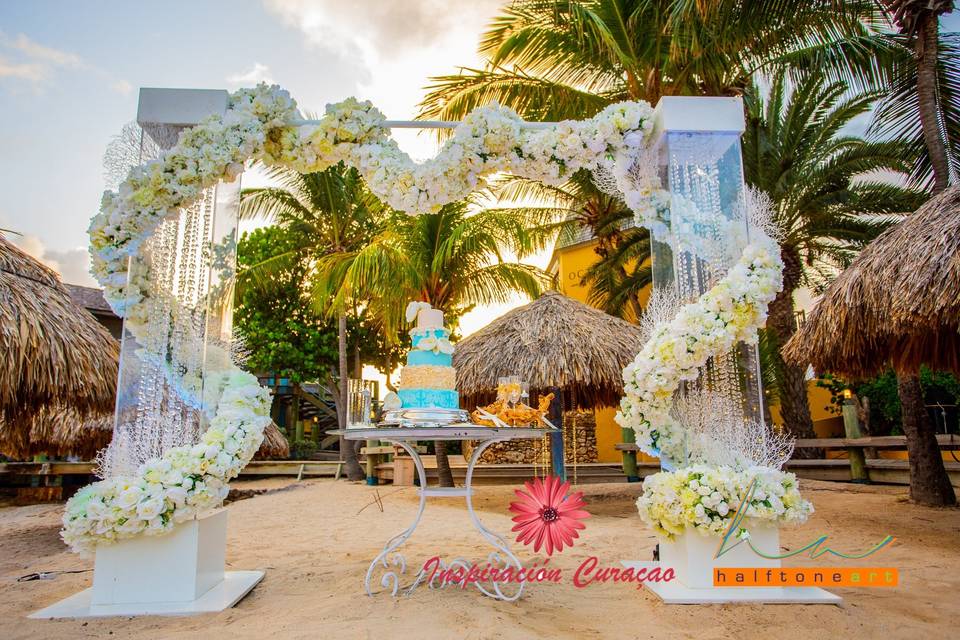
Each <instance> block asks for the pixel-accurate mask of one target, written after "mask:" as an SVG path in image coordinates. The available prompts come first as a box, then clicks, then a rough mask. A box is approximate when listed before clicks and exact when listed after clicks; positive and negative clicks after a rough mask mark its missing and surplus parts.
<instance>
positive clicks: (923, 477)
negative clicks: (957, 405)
mask: <svg viewBox="0 0 960 640" xmlns="http://www.w3.org/2000/svg"><path fill="white" fill-rule="evenodd" d="M897 392H898V393H899V395H900V411H901V416H902V418H903V432H904V434H905V435H906V436H907V455H908V456H909V459H910V499H911V500H913V501H914V502H916V503H917V504H922V505H926V506H931V507H945V506H950V505H954V504H956V503H957V497H956V494H955V493H954V491H953V487H952V486H951V485H950V477H949V476H948V475H947V471H946V469H945V468H944V466H943V458H942V457H941V456H940V446H939V445H938V444H937V437H936V432H935V431H934V428H933V422H932V421H931V420H930V414H929V413H927V408H926V407H925V406H924V405H923V390H922V389H921V387H920V379H919V378H918V377H917V374H916V373H907V372H898V374H897Z"/></svg>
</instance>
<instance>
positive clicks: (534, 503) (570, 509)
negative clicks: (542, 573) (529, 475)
mask: <svg viewBox="0 0 960 640" xmlns="http://www.w3.org/2000/svg"><path fill="white" fill-rule="evenodd" d="M523 486H524V487H526V489H527V491H529V493H525V492H523V491H520V490H519V489H517V490H516V491H515V493H516V494H517V497H518V498H520V500H519V501H518V502H512V503H510V511H513V512H514V513H516V514H517V515H515V516H514V517H513V521H514V522H516V524H515V525H514V526H513V529H511V531H519V532H520V535H518V536H517V542H520V543H522V544H530V543H531V542H532V543H533V550H534V551H540V547H544V546H545V547H546V551H547V555H548V556H549V555H553V552H554V550H556V551H557V552H560V551H562V550H563V546H564V545H566V546H568V547H572V546H573V541H574V539H575V538H579V537H580V534H578V533H577V531H578V530H580V529H583V528H585V526H586V525H584V524H583V523H582V522H580V520H582V519H583V518H588V517H590V514H589V513H587V512H586V511H584V510H583V509H582V507H583V506H584V502H583V492H582V491H578V492H577V493H574V494H571V495H567V490H568V489H570V483H569V482H560V478H557V477H556V476H549V477H547V479H546V481H545V482H544V481H543V480H541V479H540V478H535V479H534V480H532V481H530V482H525V483H524V484H523Z"/></svg>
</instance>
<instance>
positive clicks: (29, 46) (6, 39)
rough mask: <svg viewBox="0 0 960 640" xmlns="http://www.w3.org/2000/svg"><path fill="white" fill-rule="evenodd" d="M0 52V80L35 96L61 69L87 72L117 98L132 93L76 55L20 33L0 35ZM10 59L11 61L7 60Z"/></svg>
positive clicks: (130, 88) (126, 85) (124, 81)
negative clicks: (15, 83)
mask: <svg viewBox="0 0 960 640" xmlns="http://www.w3.org/2000/svg"><path fill="white" fill-rule="evenodd" d="M0 50H3V51H5V54H0V79H3V78H9V79H14V80H20V81H24V82H26V83H28V84H29V85H30V86H31V87H32V88H33V89H34V91H37V92H41V91H43V90H44V89H45V88H46V87H47V86H48V85H49V84H50V83H51V81H52V80H53V77H54V76H55V75H56V74H57V72H59V71H61V70H64V69H77V70H84V71H87V72H90V73H92V74H94V75H95V76H98V77H100V79H101V80H103V81H104V82H106V84H107V86H108V87H109V88H110V89H111V90H112V91H116V92H117V93H119V94H121V95H128V94H129V93H130V92H131V91H132V90H133V87H132V86H131V85H130V83H129V82H127V81H126V80H122V79H118V78H115V77H114V76H113V75H112V74H111V73H110V72H108V71H105V70H103V69H101V68H99V67H96V66H94V65H91V64H89V63H88V62H86V61H85V60H84V59H83V58H81V57H80V56H79V55H77V54H76V53H73V52H71V51H64V50H62V49H55V48H53V47H48V46H46V45H42V44H40V43H39V42H36V41H34V40H31V39H30V38H29V37H28V36H27V35H26V34H24V33H20V34H18V35H17V36H16V37H10V36H8V35H7V34H5V33H4V32H2V31H0ZM10 56H13V57H14V58H15V59H13V60H11V58H10Z"/></svg>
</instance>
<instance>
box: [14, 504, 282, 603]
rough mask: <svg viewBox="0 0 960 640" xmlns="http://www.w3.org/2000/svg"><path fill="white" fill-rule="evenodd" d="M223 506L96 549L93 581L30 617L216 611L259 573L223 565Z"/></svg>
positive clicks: (257, 578) (249, 586)
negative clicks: (163, 530)
mask: <svg viewBox="0 0 960 640" xmlns="http://www.w3.org/2000/svg"><path fill="white" fill-rule="evenodd" d="M226 547H227V512H226V511H225V510H220V511H216V512H214V513H212V514H210V515H208V516H206V517H203V518H199V519H196V520H191V521H189V522H184V523H182V524H180V525H179V526H178V527H177V528H176V529H174V531H173V532H171V533H170V534H168V535H164V536H155V537H154V536H140V537H137V538H132V539H130V540H123V541H121V542H118V543H116V544H112V545H104V546H102V547H100V548H98V549H97V552H96V561H95V563H94V570H93V586H92V587H91V588H90V589H87V590H85V591H82V592H81V593H78V594H76V595H74V596H71V597H69V598H67V599H66V600H62V601H61V602H58V603H57V604H55V605H53V606H50V607H47V608H46V609H43V610H41V611H38V612H36V613H34V614H33V615H31V616H30V617H31V618H64V617H88V616H130V615H146V614H159V615H184V614H191V613H203V612H208V611H221V610H223V609H225V608H227V607H231V606H233V605H234V604H236V603H237V601H238V600H240V598H242V597H243V596H244V595H246V594H247V593H248V592H249V591H250V589H252V588H253V587H254V585H256V584H257V583H258V582H260V580H261V579H262V578H263V572H262V571H234V572H230V573H226V572H224V570H223V567H224V558H225V555H226Z"/></svg>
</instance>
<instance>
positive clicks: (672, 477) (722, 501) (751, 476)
mask: <svg viewBox="0 0 960 640" xmlns="http://www.w3.org/2000/svg"><path fill="white" fill-rule="evenodd" d="M754 480H756V481H757V486H756V489H755V490H754V493H753V495H752V496H751V498H750V501H749V503H748V504H746V505H745V507H746V513H745V514H744V516H745V519H746V521H747V523H750V522H754V523H756V522H766V523H771V524H776V525H783V524H802V523H804V522H806V520H807V518H808V517H809V516H810V514H812V513H813V505H812V504H810V502H809V501H807V500H804V499H803V498H802V497H800V490H799V485H798V484H797V477H796V476H795V475H794V474H792V473H786V472H783V471H779V470H776V469H771V468H769V467H753V468H750V469H746V470H743V471H740V470H737V469H734V468H732V467H726V466H720V467H716V466H708V465H692V466H689V467H685V468H683V469H679V470H677V471H671V472H661V473H656V474H654V475H651V476H647V477H646V478H644V480H643V494H642V495H641V496H640V498H639V499H638V500H637V508H638V510H639V511H640V517H641V519H643V521H644V522H646V523H647V524H649V525H650V526H651V527H653V529H654V531H656V532H657V533H658V534H659V535H661V536H663V537H665V538H666V539H668V540H672V539H673V537H674V536H676V535H680V534H682V533H683V532H684V530H685V529H687V528H693V529H696V530H697V531H700V532H701V533H706V534H708V535H713V536H720V535H723V533H724V532H725V531H726V530H727V528H728V527H729V525H730V521H731V519H732V518H733V517H734V514H735V511H736V509H737V507H738V506H739V505H740V503H741V502H742V501H743V499H744V496H745V495H746V493H747V491H748V489H749V487H750V484H751V483H752V482H753V481H754ZM737 533H738V536H739V537H741V538H746V537H748V536H749V533H748V532H747V531H746V530H745V529H741V530H740V531H738V532H737Z"/></svg>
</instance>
